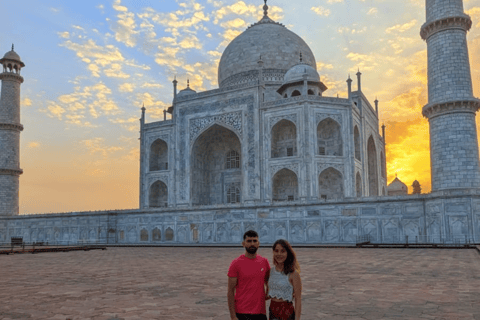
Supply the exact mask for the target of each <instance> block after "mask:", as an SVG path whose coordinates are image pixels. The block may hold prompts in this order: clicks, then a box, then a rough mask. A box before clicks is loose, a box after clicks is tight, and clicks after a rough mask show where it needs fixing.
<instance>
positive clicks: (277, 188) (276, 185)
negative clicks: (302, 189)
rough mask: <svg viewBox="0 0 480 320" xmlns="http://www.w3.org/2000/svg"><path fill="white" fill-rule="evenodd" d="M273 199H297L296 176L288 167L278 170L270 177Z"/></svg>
mask: <svg viewBox="0 0 480 320" xmlns="http://www.w3.org/2000/svg"><path fill="white" fill-rule="evenodd" d="M272 186H273V188H272V199H273V201H295V200H297V199H298V178H297V175H296V174H295V172H293V171H292V170H289V169H282V170H280V171H278V172H277V173H276V174H275V176H273V179H272Z"/></svg>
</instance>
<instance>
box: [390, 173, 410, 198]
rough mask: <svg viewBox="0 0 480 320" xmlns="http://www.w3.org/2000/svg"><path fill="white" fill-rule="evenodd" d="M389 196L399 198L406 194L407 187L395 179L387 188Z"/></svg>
mask: <svg viewBox="0 0 480 320" xmlns="http://www.w3.org/2000/svg"><path fill="white" fill-rule="evenodd" d="M387 192H388V195H389V196H401V195H407V194H408V187H407V185H406V184H405V183H403V182H402V181H400V179H398V178H397V177H395V179H394V180H393V181H392V183H390V184H389V185H388V187H387Z"/></svg>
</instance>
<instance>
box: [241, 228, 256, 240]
mask: <svg viewBox="0 0 480 320" xmlns="http://www.w3.org/2000/svg"><path fill="white" fill-rule="evenodd" d="M247 237H250V238H258V233H257V232H256V231H253V230H248V231H247V232H245V233H244V234H243V240H245V239H247Z"/></svg>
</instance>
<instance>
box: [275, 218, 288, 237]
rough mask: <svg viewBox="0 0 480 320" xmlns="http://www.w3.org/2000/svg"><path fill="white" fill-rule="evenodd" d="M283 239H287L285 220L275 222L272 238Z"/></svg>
mask: <svg viewBox="0 0 480 320" xmlns="http://www.w3.org/2000/svg"><path fill="white" fill-rule="evenodd" d="M278 239H285V240H287V227H286V224H285V222H277V223H275V238H274V240H275V241H276V240H278Z"/></svg>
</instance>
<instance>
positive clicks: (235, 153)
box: [190, 124, 242, 205]
mask: <svg viewBox="0 0 480 320" xmlns="http://www.w3.org/2000/svg"><path fill="white" fill-rule="evenodd" d="M190 164H191V170H190V172H191V180H190V181H191V201H192V205H211V204H224V203H227V200H231V199H230V198H228V199H227V191H228V189H229V188H231V187H232V186H233V187H234V188H238V190H242V188H241V184H242V172H241V167H242V165H241V164H242V148H241V143H240V139H239V138H238V136H237V135H236V134H235V133H234V132H233V131H231V130H229V129H227V128H225V127H223V126H220V125H218V124H214V125H213V126H211V127H210V128H208V129H207V130H205V131H204V132H203V133H202V134H201V135H200V136H199V137H198V138H197V139H196V140H195V143H194V144H193V147H192V153H191V162H190ZM232 164H234V165H232ZM236 199H237V198H235V200H236ZM238 199H241V196H240V197H238ZM231 202H232V201H230V203H231Z"/></svg>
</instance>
